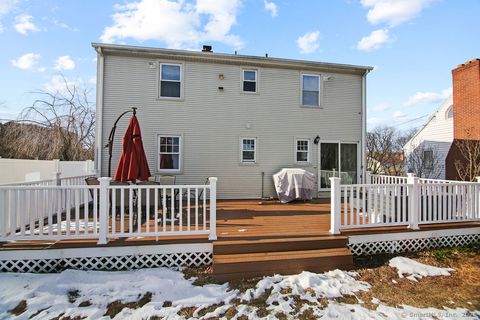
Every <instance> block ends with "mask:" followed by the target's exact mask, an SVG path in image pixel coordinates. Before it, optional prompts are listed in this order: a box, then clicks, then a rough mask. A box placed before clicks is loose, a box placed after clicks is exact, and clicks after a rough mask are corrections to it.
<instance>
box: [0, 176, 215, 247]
mask: <svg viewBox="0 0 480 320" xmlns="http://www.w3.org/2000/svg"><path fill="white" fill-rule="evenodd" d="M80 181H81V180H80V178H79V177H75V178H74V179H71V180H63V181H62V183H61V185H58V186H56V185H55V186H52V185H47V186H0V241H17V240H59V239H84V238H95V239H98V242H99V243H106V242H107V241H108V239H112V238H120V237H145V236H156V237H161V236H171V235H194V234H208V235H209V239H211V240H215V239H216V181H217V178H210V179H209V184H208V185H171V186H165V185H110V178H99V182H100V184H99V185H90V186H87V185H74V183H77V182H80ZM83 181H84V180H83Z"/></svg>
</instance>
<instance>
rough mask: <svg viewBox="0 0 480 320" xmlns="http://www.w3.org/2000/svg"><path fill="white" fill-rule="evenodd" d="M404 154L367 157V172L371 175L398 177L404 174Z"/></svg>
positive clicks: (396, 153)
mask: <svg viewBox="0 0 480 320" xmlns="http://www.w3.org/2000/svg"><path fill="white" fill-rule="evenodd" d="M404 161H405V159H404V153H403V152H395V153H392V154H389V155H388V156H385V155H382V156H380V155H378V156H376V155H373V156H368V155H367V163H368V166H369V167H368V170H369V171H370V173H372V174H382V175H389V176H398V175H403V174H404Z"/></svg>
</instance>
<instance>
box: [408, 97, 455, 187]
mask: <svg viewBox="0 0 480 320" xmlns="http://www.w3.org/2000/svg"><path fill="white" fill-rule="evenodd" d="M452 105H453V97H452V96H450V97H449V98H447V99H446V100H445V101H444V102H443V104H442V105H441V106H440V108H438V110H437V111H436V112H435V113H434V114H433V115H432V116H431V117H430V118H429V120H428V121H427V123H426V124H425V125H424V126H423V127H422V128H421V129H420V130H419V131H418V132H417V133H416V135H415V136H414V137H413V138H412V139H411V140H410V141H409V142H407V144H406V145H405V147H404V150H405V156H406V158H408V155H409V154H410V153H411V152H412V151H413V150H414V149H415V148H416V147H418V146H420V145H422V146H423V148H424V149H433V150H436V151H437V154H438V157H439V165H440V166H441V167H440V172H441V173H440V177H438V178H439V179H445V159H446V158H447V154H448V151H449V150H450V146H451V145H452V142H453V117H451V118H448V116H447V112H448V110H449V108H450V106H452Z"/></svg>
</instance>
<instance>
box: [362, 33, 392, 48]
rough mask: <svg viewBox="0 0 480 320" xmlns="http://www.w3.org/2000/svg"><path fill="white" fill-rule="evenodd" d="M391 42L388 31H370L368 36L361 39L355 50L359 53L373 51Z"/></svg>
mask: <svg viewBox="0 0 480 320" xmlns="http://www.w3.org/2000/svg"><path fill="white" fill-rule="evenodd" d="M391 42H393V39H392V38H391V37H390V35H389V31H388V29H378V30H374V31H372V33H370V34H369V35H368V36H366V37H363V38H362V39H361V40H360V41H359V42H358V43H357V49H358V50H361V51H373V50H377V49H380V48H382V47H383V46H385V45H387V44H389V43H391Z"/></svg>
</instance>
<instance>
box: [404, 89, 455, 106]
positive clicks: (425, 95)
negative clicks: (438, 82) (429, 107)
mask: <svg viewBox="0 0 480 320" xmlns="http://www.w3.org/2000/svg"><path fill="white" fill-rule="evenodd" d="M451 94H452V88H451V87H450V88H447V89H445V90H442V91H441V92H417V93H415V94H414V95H413V96H411V97H410V98H408V100H407V102H405V103H404V105H405V106H406V107H412V106H415V105H418V104H429V103H440V102H442V101H443V100H445V99H447V98H448V97H449V96H450V95H451Z"/></svg>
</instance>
